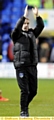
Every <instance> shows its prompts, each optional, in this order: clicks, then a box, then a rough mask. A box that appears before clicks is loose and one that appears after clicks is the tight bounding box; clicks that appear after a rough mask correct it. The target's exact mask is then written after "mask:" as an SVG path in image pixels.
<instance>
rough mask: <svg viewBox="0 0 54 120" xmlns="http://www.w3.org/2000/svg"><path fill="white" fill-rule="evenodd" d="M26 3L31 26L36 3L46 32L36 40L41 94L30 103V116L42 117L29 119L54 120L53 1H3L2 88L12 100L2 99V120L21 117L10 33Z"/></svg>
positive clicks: (0, 40)
mask: <svg viewBox="0 0 54 120" xmlns="http://www.w3.org/2000/svg"><path fill="white" fill-rule="evenodd" d="M27 4H28V5H29V13H30V15H29V19H30V20H31V24H30V26H32V27H34V26H35V18H34V16H32V12H31V8H32V7H33V6H35V5H36V6H37V7H38V9H39V14H40V15H41V16H42V17H43V20H44V24H45V28H44V30H43V32H42V33H41V34H40V36H39V37H38V38H37V39H36V42H37V47H38V56H39V64H38V78H39V81H38V94H37V97H35V99H34V100H33V102H32V103H31V104H30V115H31V116H41V117H33V118H29V119H32V120H34V119H36V120H54V117H53V116H54V0H0V90H2V96H3V97H5V98H8V99H9V101H8V102H5V103H4V102H0V120H3V119H4V120H10V119H11V120H13V119H14V120H19V119H20V118H18V117H15V118H14V116H19V108H20V106H19V88H18V86H17V82H16V79H15V78H16V76H15V69H14V66H13V63H12V61H13V43H12V40H11V38H10V34H11V31H12V30H13V29H14V27H15V24H16V22H17V20H18V19H19V18H20V17H21V16H22V15H23V13H24V8H25V6H26V5H27ZM31 16H32V17H31ZM40 78H41V79H40ZM2 116H3V117H2ZM6 116H9V117H6ZM11 116H13V118H12V117H11ZM42 116H43V117H42ZM44 116H47V117H44ZM48 116H49V117H48ZM21 120H22V119H21Z"/></svg>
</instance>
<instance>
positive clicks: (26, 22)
mask: <svg viewBox="0 0 54 120" xmlns="http://www.w3.org/2000/svg"><path fill="white" fill-rule="evenodd" d="M28 29H29V19H25V21H24V24H23V26H22V30H23V31H28Z"/></svg>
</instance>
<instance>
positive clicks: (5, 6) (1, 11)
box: [0, 0, 54, 62]
mask: <svg viewBox="0 0 54 120" xmlns="http://www.w3.org/2000/svg"><path fill="white" fill-rule="evenodd" d="M27 4H28V5H29V6H30V7H32V6H34V5H36V6H37V7H38V8H40V9H44V8H45V9H53V8H54V0H47V1H46V0H0V46H1V49H0V55H1V56H3V57H1V58H2V59H1V60H0V61H2V62H9V61H11V60H10V58H9V57H8V56H10V55H8V53H7V52H8V47H9V44H10V41H11V39H10V33H11V30H12V29H13V28H14V26H15V24H16V22H17V20H18V19H19V18H20V17H21V16H22V15H23V12H24V8H25V6H26V5H27ZM9 48H10V47H9ZM1 51H2V52H1ZM9 54H10V53H9Z"/></svg>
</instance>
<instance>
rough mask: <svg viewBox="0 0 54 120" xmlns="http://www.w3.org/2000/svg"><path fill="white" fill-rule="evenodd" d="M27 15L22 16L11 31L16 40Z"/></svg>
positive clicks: (13, 38)
mask: <svg viewBox="0 0 54 120" xmlns="http://www.w3.org/2000/svg"><path fill="white" fill-rule="evenodd" d="M24 20H25V17H24V16H23V17H21V18H20V19H19V20H18V21H17V23H16V26H15V28H14V30H13V31H12V32H11V38H12V40H13V42H14V41H16V39H17V38H18V37H19V36H20V33H21V30H22V25H23V23H24Z"/></svg>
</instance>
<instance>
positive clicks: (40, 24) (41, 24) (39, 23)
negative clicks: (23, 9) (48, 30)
mask: <svg viewBox="0 0 54 120" xmlns="http://www.w3.org/2000/svg"><path fill="white" fill-rule="evenodd" d="M36 22H37V25H36V27H35V29H34V30H33V33H34V35H35V37H36V38H37V37H38V36H39V35H40V33H41V32H42V30H43V28H44V22H43V20H42V18H41V17H40V16H39V17H37V18H36Z"/></svg>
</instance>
